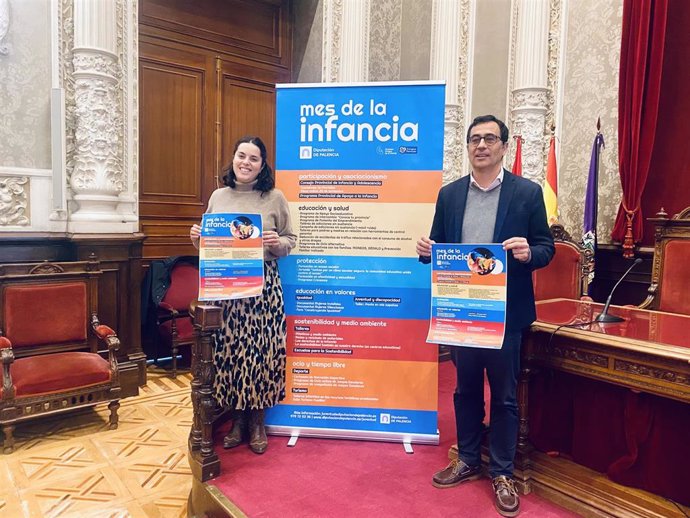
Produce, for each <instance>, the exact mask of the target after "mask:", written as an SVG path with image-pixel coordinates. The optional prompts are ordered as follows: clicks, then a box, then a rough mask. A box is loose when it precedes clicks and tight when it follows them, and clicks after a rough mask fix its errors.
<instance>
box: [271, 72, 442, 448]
mask: <svg viewBox="0 0 690 518" xmlns="http://www.w3.org/2000/svg"><path fill="white" fill-rule="evenodd" d="M444 103H445V85H444V84H443V83H441V82H414V83H412V82H400V83H361V84H289V85H278V86H277V108H276V110H277V116H276V142H277V144H276V183H277V187H278V188H279V189H280V190H281V191H283V193H284V194H285V196H286V197H287V199H288V202H289V205H290V214H291V217H292V223H293V226H294V227H295V229H296V233H297V236H298V240H297V247H296V248H295V249H294V250H293V252H292V254H291V255H290V256H289V257H287V258H284V259H281V260H280V264H279V267H280V275H281V279H282V283H283V289H284V296H285V309H286V313H287V322H288V333H287V337H288V338H287V391H286V397H285V400H284V401H283V402H282V403H281V404H279V405H277V406H276V407H274V408H272V409H270V410H269V411H268V412H267V418H266V424H267V427H268V431H269V432H271V433H274V434H285V435H293V436H295V435H299V436H320V437H340V438H356V439H370V440H390V441H397V440H399V441H403V442H417V443H431V444H436V443H438V427H437V410H438V347H437V346H435V345H433V344H427V343H426V336H427V330H428V326H429V315H430V300H431V293H430V267H429V265H425V264H422V263H420V262H419V261H418V257H417V254H416V253H415V244H416V241H417V239H419V237H420V236H423V235H425V236H426V235H428V233H429V228H430V226H431V220H432V218H433V214H434V206H435V202H436V197H437V195H438V191H439V189H440V187H441V182H442V172H443V130H444V108H445V105H444Z"/></svg>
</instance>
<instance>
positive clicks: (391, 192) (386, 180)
mask: <svg viewBox="0 0 690 518" xmlns="http://www.w3.org/2000/svg"><path fill="white" fill-rule="evenodd" d="M421 178H424V180H423V181H420V179H421ZM442 180H443V172H441V171H371V172H368V171H278V172H277V174H276V187H278V188H279V189H280V190H281V191H283V194H285V197H286V198H287V199H288V200H300V201H305V202H307V201H314V202H319V201H328V200H337V201H345V200H351V201H354V202H356V201H364V202H380V203H428V202H429V200H435V199H436V196H437V194H438V190H439V189H440V188H441V183H442ZM411 186H414V187H413V188H411Z"/></svg>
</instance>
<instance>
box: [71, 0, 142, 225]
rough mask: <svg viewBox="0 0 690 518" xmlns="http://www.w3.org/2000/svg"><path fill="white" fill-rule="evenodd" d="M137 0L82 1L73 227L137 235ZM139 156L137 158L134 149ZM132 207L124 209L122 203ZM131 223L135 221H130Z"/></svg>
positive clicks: (76, 8) (76, 58)
mask: <svg viewBox="0 0 690 518" xmlns="http://www.w3.org/2000/svg"><path fill="white" fill-rule="evenodd" d="M136 8H137V7H136V2H130V1H124V2H123V1H122V0H105V1H98V2H93V1H92V0H74V3H73V13H74V20H73V23H74V42H73V48H72V52H71V54H72V67H73V70H72V84H73V96H72V100H73V103H74V104H73V106H72V114H73V120H72V123H73V128H71V129H73V134H72V142H73V149H72V150H71V151H72V155H71V156H70V157H69V158H70V159H69V163H70V164H71V165H72V167H71V170H70V171H69V186H70V188H71V191H72V196H71V204H70V212H71V214H70V216H69V220H70V230H71V231H73V232H92V233H93V232H134V231H136V230H137V229H136V228H135V227H136V222H137V219H138V218H137V215H136V207H135V206H136V196H135V193H134V192H132V190H133V189H135V188H136V184H135V183H133V182H132V181H131V180H132V179H131V178H129V177H128V173H129V174H133V173H134V172H136V167H133V166H132V164H133V163H134V164H135V161H133V160H132V153H133V152H132V147H133V143H132V139H131V136H130V135H131V133H132V132H135V128H133V121H134V120H135V119H133V118H132V117H131V113H132V111H133V110H134V109H135V108H136V104H135V103H134V102H133V101H134V96H135V94H134V92H133V86H134V84H133V83H135V78H134V76H133V74H132V67H133V66H134V65H133V64H132V63H133V60H134V59H136V57H137V56H136V44H134V45H133V44H132V43H133V41H135V37H136V35H135V34H132V31H133V30H134V31H135V30H136V20H135V18H134V16H135V14H133V11H134V12H135V11H136ZM132 10H133V11H132ZM134 157H136V155H135V154H134ZM123 202H124V205H125V206H126V207H125V209H124V210H123V208H122V205H123ZM127 223H129V225H128V224H127Z"/></svg>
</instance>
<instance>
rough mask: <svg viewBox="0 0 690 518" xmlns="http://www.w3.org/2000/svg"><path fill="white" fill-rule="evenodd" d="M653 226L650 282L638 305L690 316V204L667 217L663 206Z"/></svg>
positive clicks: (654, 219) (653, 220)
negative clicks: (643, 297)
mask: <svg viewBox="0 0 690 518" xmlns="http://www.w3.org/2000/svg"><path fill="white" fill-rule="evenodd" d="M649 221H652V222H653V223H654V226H655V232H654V262H653V263H652V284H651V285H650V286H649V290H648V295H647V298H646V299H645V300H644V302H642V304H640V307H641V308H646V309H655V310H658V311H666V312H669V313H682V314H684V315H690V297H689V296H688V295H687V290H688V286H690V268H689V267H688V264H690V207H688V208H686V209H685V210H683V211H682V212H680V213H679V214H676V215H675V216H673V218H671V219H669V218H668V215H667V214H666V213H665V212H664V211H663V209H662V210H661V211H660V212H659V213H657V215H656V217H654V218H649Z"/></svg>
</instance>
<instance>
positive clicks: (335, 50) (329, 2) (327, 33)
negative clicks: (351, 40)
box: [321, 0, 343, 83]
mask: <svg viewBox="0 0 690 518" xmlns="http://www.w3.org/2000/svg"><path fill="white" fill-rule="evenodd" d="M342 24H343V0H324V3H323V41H324V52H323V57H322V59H323V63H322V64H323V74H322V75H321V77H323V81H324V82H325V83H334V82H336V81H338V75H339V73H340V38H341V33H342Z"/></svg>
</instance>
